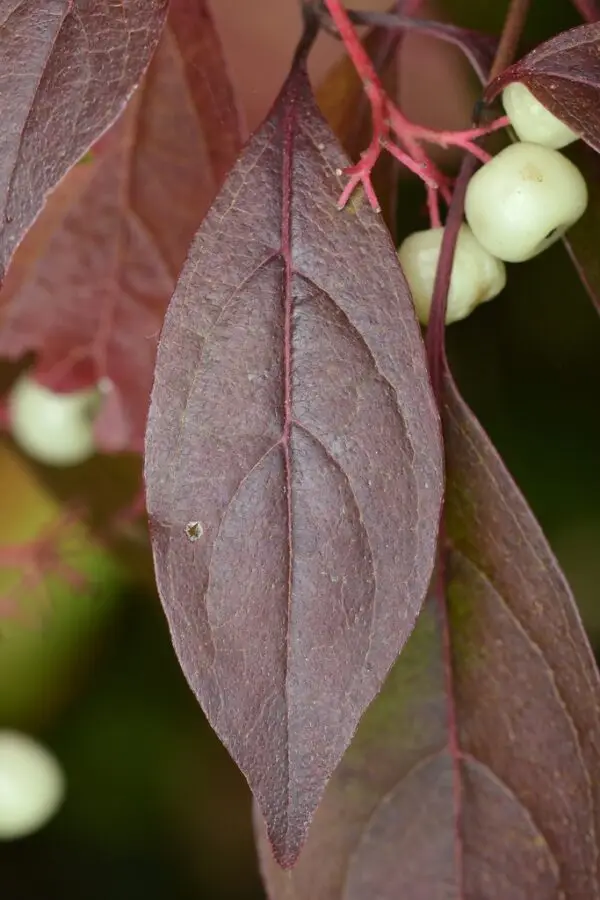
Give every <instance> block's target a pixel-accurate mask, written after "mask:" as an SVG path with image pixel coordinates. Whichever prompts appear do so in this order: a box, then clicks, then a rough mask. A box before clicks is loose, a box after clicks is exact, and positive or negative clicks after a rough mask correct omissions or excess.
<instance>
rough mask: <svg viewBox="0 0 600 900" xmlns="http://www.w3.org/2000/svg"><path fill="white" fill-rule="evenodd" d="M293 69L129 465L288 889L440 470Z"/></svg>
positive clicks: (407, 592)
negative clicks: (137, 466) (141, 463)
mask: <svg viewBox="0 0 600 900" xmlns="http://www.w3.org/2000/svg"><path fill="white" fill-rule="evenodd" d="M347 163H348V160H347V159H346V158H345V157H344V156H343V154H342V152H341V150H340V149H339V147H338V145H337V143H336V142H335V140H334V138H333V135H332V133H331V131H330V129H329V128H328V126H327V125H326V123H325V121H324V119H323V118H322V116H321V114H320V113H319V111H318V109H317V106H316V103H315V101H314V98H313V96H312V94H311V91H310V87H309V84H308V79H307V75H306V72H305V69H304V67H303V65H301V64H299V63H297V64H296V66H295V67H294V68H293V70H292V73H291V75H290V77H289V79H288V80H287V82H286V84H285V86H284V88H283V90H282V92H281V94H280V96H279V98H278V100H277V102H276V104H275V106H274V108H273V110H272V112H271V113H270V115H269V116H268V118H267V119H266V121H265V122H264V124H263V125H262V127H261V128H260V129H259V131H258V132H257V134H256V135H255V136H254V137H253V139H252V141H251V142H250V143H249V145H248V147H247V148H246V150H245V152H244V154H243V156H242V157H241V158H240V160H239V161H238V163H237V164H236V167H235V168H234V170H233V171H232V173H231V175H230V176H229V178H228V180H227V182H226V184H225V186H224V188H223V189H222V191H221V193H220V195H219V197H218V199H217V201H216V202H215V204H214V206H213V207H212V209H211V212H210V213H209V215H208V216H207V218H206V220H205V221H204V223H203V225H202V227H201V229H200V232H199V234H198V235H197V237H196V239H195V241H194V244H193V246H192V249H191V251H190V256H189V258H188V262H187V264H186V267H185V268H184V272H183V274H182V277H181V280H180V282H179V285H178V287H177V290H176V292H175V295H174V297H173V300H172V303H171V305H170V307H169V310H168V312H167V316H166V319H165V325H164V328H163V332H162V337H161V341H160V345H159V352H158V360H157V369H156V377H155V384H154V389H153V395H152V402H151V408H150V416H149V423H148V432H147V444H146V483H147V505H148V511H149V515H150V525H151V536H152V543H153V552H154V560H155V568H156V576H157V583H158V587H159V592H160V595H161V599H162V602H163V605H164V608H165V612H166V615H167V618H168V621H169V626H170V630H171V634H172V638H173V642H174V645H175V649H176V651H177V655H178V657H179V661H180V663H181V666H182V668H183V671H184V673H185V675H186V677H187V679H188V681H189V683H190V685H191V687H192V689H193V691H194V693H195V694H196V696H197V698H198V700H199V701H200V703H201V705H202V707H203V709H204V710H205V712H206V714H207V716H208V718H209V720H210V722H211V724H212V726H213V728H214V729H215V731H216V732H217V734H218V735H219V737H220V738H221V740H222V741H223V742H224V744H225V745H226V747H227V748H228V750H229V752H230V753H231V755H232V756H233V758H234V759H235V761H236V762H237V764H238V765H239V767H240V768H241V770H242V771H243V772H244V774H245V775H246V777H247V779H248V781H249V783H250V786H251V788H252V790H253V792H254V794H255V796H256V797H257V799H258V802H259V804H260V807H261V809H262V812H263V814H264V815H265V817H266V818H267V821H268V824H269V833H270V836H271V840H272V841H273V843H274V845H275V849H276V853H277V858H278V859H279V861H280V862H281V863H282V864H283V865H291V864H292V863H293V862H294V860H295V858H296V857H297V854H298V852H299V849H300V846H301V844H302V842H303V840H304V838H305V834H306V830H307V827H308V824H309V822H310V819H311V817H312V814H313V812H314V809H315V807H316V806H317V804H318V802H319V800H320V798H321V795H322V793H323V790H324V787H325V785H326V783H327V781H328V780H329V777H330V775H331V773H332V771H333V769H334V768H335V766H336V765H337V763H338V762H339V760H340V758H341V756H342V754H343V752H344V750H345V749H346V747H347V745H348V743H349V742H350V739H351V737H352V735H353V733H354V731H355V729H356V726H357V724H358V721H359V719H360V717H361V715H362V713H363V711H364V709H365V708H366V706H367V705H368V704H369V703H370V702H371V700H372V699H373V697H374V696H375V694H376V693H377V691H378V690H379V688H380V686H381V683H382V681H383V678H384V677H385V675H386V673H387V671H388V670H389V668H390V666H391V665H392V663H393V662H394V660H395V658H396V656H397V655H398V653H399V651H400V649H401V647H402V645H403V644H404V642H405V641H406V639H407V637H408V635H409V633H410V631H411V630H412V627H413V625H414V622H415V619H416V616H417V613H418V611H419V609H420V607H421V604H422V601H423V597H424V594H425V592H426V589H427V585H428V582H429V578H430V574H431V569H432V565H433V559H434V554H435V545H436V535H437V526H438V518H439V511H440V498H441V466H442V462H441V448H440V438H439V433H438V423H437V416H436V412H435V407H434V402H433V398H432V395H431V390H430V386H429V379H428V375H427V371H426V367H425V359H424V352H423V347H422V342H421V337H420V332H419V328H418V326H417V323H416V320H415V316H414V312H413V308H412V304H411V300H410V297H409V294H408V289H407V286H406V282H405V281H404V278H403V276H402V274H401V272H400V268H399V266H398V263H397V258H396V253H395V249H394V247H393V245H392V243H391V240H390V237H389V234H388V232H387V230H386V229H385V227H384V225H383V224H382V222H381V219H380V217H378V216H377V215H376V214H375V213H373V211H372V210H371V209H370V207H369V204H368V203H367V201H366V200H365V199H364V197H363V196H362V195H361V194H358V195H357V196H356V198H355V200H354V202H353V203H352V204H350V205H349V206H348V207H347V208H346V209H345V210H344V211H342V212H340V211H338V210H337V208H336V202H337V199H338V197H339V194H340V192H341V190H342V187H343V184H342V181H341V180H340V178H339V177H338V175H336V172H337V171H339V170H340V169H343V168H344V166H346V165H347Z"/></svg>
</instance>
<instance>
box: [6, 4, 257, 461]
mask: <svg viewBox="0 0 600 900" xmlns="http://www.w3.org/2000/svg"><path fill="white" fill-rule="evenodd" d="M239 146H240V130H239V122H238V116H237V113H236V108H235V103H234V99H233V95H232V90H231V87H230V84H229V81H228V78H227V73H226V70H225V65H224V61H223V57H222V54H221V50H220V46H219V42H218V39H217V35H216V32H215V29H214V26H213V23H212V21H211V18H210V16H209V13H208V7H207V5H206V4H205V3H203V2H198V0H173V2H172V4H171V8H170V12H169V18H168V23H167V27H166V28H165V31H164V33H163V36H162V38H161V41H160V44H159V47H158V49H157V51H156V54H155V56H154V59H153V61H152V64H151V66H150V68H149V69H148V72H147V73H146V75H145V77H144V81H143V84H142V85H141V86H140V89H139V90H138V91H137V92H136V94H135V95H134V97H133V98H132V100H131V102H130V104H129V106H128V107H127V109H126V111H125V112H124V114H123V115H122V117H121V118H120V119H119V121H118V122H117V123H116V124H115V126H114V127H113V128H112V129H111V131H110V132H109V133H108V134H107V135H106V136H105V137H104V138H103V139H102V140H101V142H100V145H99V147H98V150H97V152H94V159H93V160H92V162H91V163H86V164H85V165H82V166H76V167H75V169H73V170H72V171H71V172H70V173H69V175H68V176H67V177H66V179H65V180H64V182H63V183H62V184H61V185H60V187H59V189H58V190H57V191H56V192H55V194H54V195H53V196H52V197H51V199H50V201H49V203H48V205H47V207H46V209H45V210H44V213H43V214H42V216H41V217H40V219H39V221H38V222H36V224H35V226H34V228H33V229H32V231H31V232H30V234H29V235H28V237H27V239H26V240H25V242H24V243H23V245H22V247H21V249H20V251H19V253H18V254H17V256H16V257H15V262H14V264H13V266H12V267H11V269H10V271H9V274H8V277H7V281H6V284H5V287H4V290H3V292H2V294H1V295H0V304H1V308H0V356H5V357H9V358H13V359H16V358H19V357H20V356H22V355H23V354H24V353H26V352H28V351H34V352H35V353H36V354H37V375H38V377H39V378H40V380H41V381H43V382H44V383H46V384H48V385H49V386H50V387H52V388H54V389H58V390H70V389H74V388H77V387H79V386H81V385H82V384H86V383H90V382H95V381H97V380H99V379H105V381H106V383H107V385H108V387H109V388H110V392H109V395H108V399H107V402H106V404H105V407H104V409H103V412H102V414H101V416H100V418H99V420H98V422H97V437H98V443H99V445H100V446H101V447H102V448H103V449H106V450H125V449H130V450H141V448H142V444H143V434H144V426H145V421H146V415H147V409H148V402H149V395H150V388H151V385H152V373H153V366H154V359H155V352H156V342H157V339H158V333H159V330H160V326H161V323H162V318H163V315H164V311H165V308H166V306H167V303H168V301H169V298H170V296H171V294H172V292H173V289H174V286H175V281H176V279H177V276H178V274H179V271H180V269H181V267H182V265H183V262H184V259H185V255H186V252H187V249H188V247H189V244H190V242H191V240H192V237H193V235H194V233H195V231H196V230H197V228H198V225H199V224H200V221H201V220H202V217H203V215H204V213H205V212H206V210H207V209H208V207H209V205H210V202H211V201H212V199H213V197H214V195H215V194H216V191H217V189H218V186H219V184H220V182H221V181H222V180H223V178H224V176H225V174H226V172H227V171H228V169H229V168H230V166H231V165H232V164H233V161H234V160H235V157H236V155H237V152H238V150H239Z"/></svg>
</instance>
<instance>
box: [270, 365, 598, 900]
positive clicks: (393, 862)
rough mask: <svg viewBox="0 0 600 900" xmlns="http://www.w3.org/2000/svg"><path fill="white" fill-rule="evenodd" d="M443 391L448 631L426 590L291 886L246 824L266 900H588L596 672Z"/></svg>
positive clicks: (550, 573)
mask: <svg viewBox="0 0 600 900" xmlns="http://www.w3.org/2000/svg"><path fill="white" fill-rule="evenodd" d="M444 390H445V392H444V426H445V438H446V449H447V473H448V494H447V508H446V515H447V529H448V536H449V543H448V552H447V556H446V563H447V571H446V586H447V593H448V601H449V603H448V617H446V614H445V612H444V610H445V606H444V604H443V602H440V598H439V596H438V595H437V594H436V592H435V591H432V592H431V596H430V599H429V600H428V602H427V604H426V606H425V608H424V610H423V612H422V613H421V616H420V618H419V621H418V623H417V626H416V628H415V631H414V633H413V635H412V637H411V639H410V641H409V642H408V644H407V646H406V647H405V649H404V651H403V653H402V656H401V657H400V659H399V660H398V662H397V663H396V665H395V667H394V669H393V670H392V673H391V675H390V677H389V679H388V681H387V682H386V685H385V686H384V688H383V691H382V692H381V694H380V696H379V697H378V699H377V700H376V702H375V703H374V704H373V706H372V707H371V708H370V709H369V711H368V713H367V715H366V716H365V718H364V720H363V722H362V723H361V726H360V728H359V730H358V734H357V737H356V738H355V740H354V742H353V744H352V746H351V747H350V749H349V751H348V752H347V754H346V756H345V757H344V759H343V760H342V763H341V764H340V766H339V768H338V769H337V771H336V773H335V774H334V777H333V779H332V780H331V782H330V784H329V786H328V788H327V791H326V793H325V797H324V800H323V802H322V804H321V806H320V807H319V809H318V810H317V814H316V817H315V821H314V825H313V827H312V829H311V832H310V835H309V838H308V841H307V844H306V847H305V849H304V851H303V853H302V855H301V857H300V860H299V862H298V864H297V866H296V868H295V869H294V870H293V871H292V872H284V871H283V870H282V869H280V868H279V867H278V866H277V865H276V864H275V862H274V860H273V857H272V855H271V852H270V850H269V847H268V842H267V840H266V838H265V833H264V828H263V826H262V823H261V821H260V817H259V816H258V815H257V816H256V824H257V834H258V839H259V852H260V858H261V866H262V870H263V875H264V878H265V882H266V884H267V888H268V895H269V897H270V898H271V900H312V898H315V897H318V898H319V900H363V898H377V900H398V898H400V897H402V898H403V897H406V898H410V900H447V898H453V900H508V898H510V900H533V898H535V900H556V898H558V897H565V898H566V897H568V898H569V900H593V898H598V897H599V896H600V892H599V881H598V879H599V871H598V836H599V835H600V783H599V781H598V778H597V773H598V771H600V704H599V699H600V692H599V680H598V673H597V670H596V667H595V663H594V660H593V657H592V654H591V651H590V648H589V646H588V643H587V640H586V637H585V634H584V631H583V628H582V626H581V623H580V620H579V616H578V614H577V610H576V607H575V604H574V602H573V599H572V597H571V594H570V592H569V589H568V587H567V585H566V583H565V581H564V578H563V576H562V574H561V572H560V570H559V569H558V566H557V564H556V561H555V560H554V558H553V556H552V554H551V551H550V549H549V547H548V545H547V543H546V541H545V539H544V537H543V535H542V534H541V532H540V529H539V526H538V525H537V523H536V522H535V520H534V518H533V516H532V514H531V512H530V511H529V509H528V508H527V506H526V504H525V501H524V500H523V498H522V496H521V495H520V493H519V491H518V490H517V488H516V487H515V485H514V483H513V482H512V480H511V478H510V476H509V474H508V472H507V471H506V469H505V467H504V466H503V464H502V462H501V460H500V459H499V457H498V455H497V454H496V452H495V451H494V449H493V447H492V446H491V444H490V442H489V440H488V439H487V437H486V436H485V434H484V432H483V431H482V429H481V427H480V426H479V424H478V423H477V421H476V420H475V418H474V416H473V414H472V413H471V412H470V410H469V409H468V408H467V407H466V405H465V404H464V402H463V400H462V399H461V398H460V396H459V394H458V391H457V389H456V387H455V385H454V383H453V382H452V380H451V379H450V377H449V376H447V377H446V382H445V389H444ZM445 622H447V623H449V629H448V628H446V627H445ZM448 650H449V651H450V653H449V654H448ZM448 660H449V661H450V663H451V665H448V664H447V662H448Z"/></svg>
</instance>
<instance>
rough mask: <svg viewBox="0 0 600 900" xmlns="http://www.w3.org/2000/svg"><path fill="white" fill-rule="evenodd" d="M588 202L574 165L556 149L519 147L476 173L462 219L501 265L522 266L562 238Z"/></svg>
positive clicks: (535, 146)
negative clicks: (521, 263)
mask: <svg viewBox="0 0 600 900" xmlns="http://www.w3.org/2000/svg"><path fill="white" fill-rule="evenodd" d="M587 201H588V192H587V186H586V183H585V179H584V177H583V175H582V174H581V172H580V171H579V169H578V168H577V166H574V165H573V163H572V162H570V161H569V160H568V159H567V158H566V157H565V156H563V155H562V154H561V153H559V152H558V151H557V150H550V149H549V148H548V147H542V146H540V145H539V144H528V143H518V144H512V145H511V146H510V147H505V149H504V150H501V151H500V153H498V155H497V156H495V157H494V158H493V159H492V160H490V162H488V163H486V164H485V165H484V166H482V168H481V169H479V171H478V172H476V173H475V175H474V176H473V178H472V179H471V181H470V182H469V186H468V187H467V194H466V198H465V215H466V217H467V221H468V223H469V225H470V226H471V229H472V231H473V234H474V235H475V237H476V238H477V240H478V241H479V242H480V243H481V244H483V246H484V247H485V248H486V250H489V252H490V253H492V254H493V255H494V256H497V257H498V258H499V259H503V260H505V261H506V262H523V261H524V260H527V259H531V258H532V257H534V256H537V255H538V253H541V252H542V251H543V250H546V248H547V247H549V246H550V245H551V244H554V243H555V242H556V241H557V240H558V239H559V238H560V237H562V235H563V234H564V233H565V231H567V229H568V228H570V227H571V225H574V224H575V222H576V221H577V220H578V219H579V218H580V217H581V216H582V215H583V213H584V212H585V208H586V206H587Z"/></svg>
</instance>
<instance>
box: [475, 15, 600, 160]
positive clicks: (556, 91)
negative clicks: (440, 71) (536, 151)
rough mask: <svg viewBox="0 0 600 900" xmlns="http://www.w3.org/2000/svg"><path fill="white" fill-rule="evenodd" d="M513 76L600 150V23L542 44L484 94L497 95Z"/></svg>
mask: <svg viewBox="0 0 600 900" xmlns="http://www.w3.org/2000/svg"><path fill="white" fill-rule="evenodd" d="M513 81H520V82H522V83H523V84H525V85H526V86H527V87H528V88H529V90H530V91H531V92H532V94H534V95H535V97H536V98H537V99H538V100H539V101H540V103H542V104H543V105H544V106H545V107H546V108H547V109H549V110H550V112H552V113H554V115H555V116H556V117H557V118H559V119H560V120H561V121H562V122H565V123H566V124H567V125H568V126H569V128H572V129H573V131H575V132H576V133H577V134H579V135H581V138H582V139H583V140H584V141H585V142H586V143H587V144H589V145H590V147H593V148H594V150H597V151H599V152H600V23H594V24H590V25H580V26H579V27H578V28H572V29H571V30H570V31H564V32H562V34H559V35H557V36H556V37H554V38H552V39H551V40H549V41H546V42H545V43H544V44H540V45H539V47H536V48H535V50H532V52H531V53H529V54H528V55H527V56H525V57H523V59H521V60H519V61H518V62H516V63H515V64H514V65H513V66H510V67H509V68H508V69H505V70H504V72H502V73H501V74H500V75H499V76H498V77H497V78H495V79H494V81H492V83H491V84H490V85H489V86H488V88H487V90H486V92H485V99H486V100H487V101H491V100H493V99H494V98H495V97H496V96H497V95H498V94H499V93H500V91H502V90H503V89H504V88H505V87H506V85H507V84H510V83H511V82H513Z"/></svg>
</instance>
